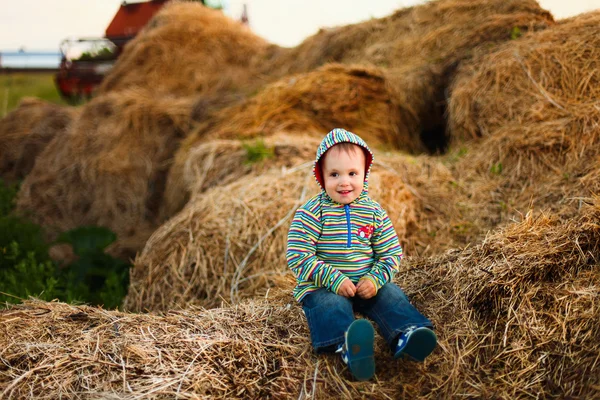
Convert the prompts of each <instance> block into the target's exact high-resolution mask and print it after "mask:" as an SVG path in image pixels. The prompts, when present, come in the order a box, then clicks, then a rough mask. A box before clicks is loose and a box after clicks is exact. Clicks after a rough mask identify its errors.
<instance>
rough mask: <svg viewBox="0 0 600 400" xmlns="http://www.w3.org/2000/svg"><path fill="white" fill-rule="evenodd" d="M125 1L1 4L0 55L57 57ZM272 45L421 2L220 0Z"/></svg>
mask: <svg viewBox="0 0 600 400" xmlns="http://www.w3.org/2000/svg"><path fill="white" fill-rule="evenodd" d="M122 1H123V0H18V1H16V0H0V51H2V50H3V51H10V50H18V49H21V48H24V49H25V50H26V51H40V50H42V51H58V47H59V44H60V41H61V40H62V39H64V38H66V37H101V36H103V35H104V30H105V29H106V27H107V26H108V24H109V23H110V21H111V20H112V17H113V16H114V15H115V13H116V12H117V10H118V9H119V5H120V4H121V3H122ZM224 1H225V7H226V10H225V12H226V14H228V15H230V16H231V17H232V18H235V19H238V18H239V16H240V15H241V12H242V4H243V3H246V4H247V7H248V14H249V18H250V27H251V28H252V30H253V31H254V32H255V33H256V34H257V35H259V36H261V37H263V38H265V39H266V40H268V41H269V42H271V43H275V44H278V45H281V46H287V47H293V46H296V45H298V44H299V43H300V42H302V40H304V39H305V38H306V37H308V36H310V35H312V34H314V33H316V32H317V31H318V30H319V28H321V27H331V26H337V25H347V24H352V23H356V22H360V21H364V20H367V19H370V18H380V17H383V16H386V15H389V14H391V13H392V12H394V11H395V10H397V9H399V8H403V7H408V6H412V5H415V4H419V3H423V2H424V0H370V1H369V0H224ZM539 3H540V5H541V6H542V7H543V8H545V9H547V10H549V11H550V12H552V14H553V15H554V17H555V18H556V19H562V18H567V17H570V16H573V15H577V14H580V13H582V12H586V11H590V10H595V9H600V0H569V1H566V0H539Z"/></svg>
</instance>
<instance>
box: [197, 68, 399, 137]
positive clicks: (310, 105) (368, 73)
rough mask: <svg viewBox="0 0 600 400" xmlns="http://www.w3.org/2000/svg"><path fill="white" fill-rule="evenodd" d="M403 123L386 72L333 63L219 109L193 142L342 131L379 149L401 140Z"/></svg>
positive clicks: (284, 79) (281, 81)
mask: <svg viewBox="0 0 600 400" xmlns="http://www.w3.org/2000/svg"><path fill="white" fill-rule="evenodd" d="M399 118H400V116H399V112H398V108H397V105H396V104H394V99H393V94H392V93H391V89H390V88H389V86H388V84H387V81H386V77H385V74H384V73H383V71H382V70H380V69H376V68H365V67H360V66H344V65H340V64H331V65H326V66H324V67H323V68H319V69H317V70H316V71H312V72H309V73H306V74H300V75H293V76H288V77H285V78H283V79H281V80H279V81H277V82H275V83H273V84H271V85H268V86H266V87H265V88H264V89H263V90H261V91H260V92H259V93H258V94H257V95H256V96H254V97H252V98H250V99H249V100H247V101H245V102H243V103H242V104H239V105H237V106H234V107H230V108H225V109H223V110H221V111H220V112H218V113H217V115H216V118H214V119H212V120H209V121H208V122H207V123H206V124H204V125H201V126H200V129H198V131H197V132H195V138H196V140H201V139H202V138H204V137H209V138H219V139H232V138H240V137H241V138H253V137H256V136H269V135H271V134H273V133H274V132H281V131H287V132H310V133H314V134H316V135H317V136H323V135H324V134H325V133H327V132H328V131H330V130H331V129H333V128H335V127H338V126H344V127H345V128H347V129H349V130H352V131H353V132H357V133H359V134H361V135H362V136H363V137H364V139H365V140H367V141H369V143H370V144H372V145H373V146H376V145H377V144H381V143H389V142H392V141H393V139H394V138H395V137H396V136H401V135H400V134H399V133H397V131H398V130H399V127H398V125H399V122H400V121H399ZM403 139H404V140H405V141H406V142H408V141H409V139H410V138H403ZM190 140H193V138H191V139H190Z"/></svg>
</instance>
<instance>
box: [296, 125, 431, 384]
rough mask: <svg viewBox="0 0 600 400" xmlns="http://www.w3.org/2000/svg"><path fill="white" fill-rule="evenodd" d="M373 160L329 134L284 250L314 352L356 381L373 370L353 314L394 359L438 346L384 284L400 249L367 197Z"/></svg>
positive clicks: (348, 137) (353, 139) (348, 136)
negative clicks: (337, 360)
mask: <svg viewBox="0 0 600 400" xmlns="http://www.w3.org/2000/svg"><path fill="white" fill-rule="evenodd" d="M372 163H373V154H372V153H371V150H369V148H368V147H367V144H366V143H365V142H364V141H363V140H362V139H361V138H360V137H358V136H357V135H355V134H353V133H351V132H348V131H346V130H344V129H334V130H332V131H331V132H329V133H328V134H327V135H326V136H325V139H323V142H322V143H321V145H320V146H319V148H318V149H317V158H316V160H315V164H314V175H315V178H316V179H317V182H318V183H319V185H320V186H321V189H322V190H321V193H319V194H318V195H316V196H314V197H313V198H311V199H310V200H308V201H307V202H306V203H305V204H304V205H303V206H301V207H300V208H299V209H298V210H297V211H296V214H295V215H294V219H293V221H292V224H291V227H290V230H289V233H288V247H287V262H288V265H289V267H290V269H291V270H292V271H293V272H294V275H295V276H296V280H297V285H296V287H295V289H294V292H293V294H294V297H295V298H296V299H297V300H298V301H299V302H300V303H301V304H302V308H303V310H304V313H305V314H306V319H307V321H308V326H309V329H310V336H311V340H312V343H313V346H314V348H315V350H316V352H317V353H319V352H325V351H335V352H338V353H341V355H342V359H343V360H344V362H345V363H346V364H348V368H349V369H350V371H351V372H352V374H353V375H354V377H355V378H356V379H358V380H368V379H370V378H371V377H372V376H373V374H374V373H375V363H374V359H373V342H374V329H373V326H372V325H371V323H370V322H369V321H367V320H366V319H357V320H355V319H354V311H358V312H360V313H361V314H364V315H366V316H367V317H369V318H370V319H372V320H373V321H375V323H376V324H377V325H378V326H379V329H380V331H381V334H382V335H383V337H384V338H385V339H386V341H387V342H388V344H389V345H390V348H391V349H392V351H393V353H394V357H395V358H399V357H403V356H405V355H406V356H409V357H410V358H412V359H415V360H417V361H423V360H424V359H425V357H427V356H428V355H429V354H430V353H431V352H432V351H433V349H434V348H435V346H436V343H437V339H436V336H435V333H434V332H433V331H432V330H431V328H432V324H431V322H430V321H429V320H428V319H427V318H425V317H424V316H423V315H422V314H421V313H420V312H419V311H418V310H417V309H416V308H415V307H414V306H412V305H411V304H410V303H409V302H408V299H407V298H406V295H405V294H404V293H403V292H402V290H401V289H400V288H399V287H398V286H396V285H395V284H394V283H392V282H391V281H392V278H393V276H394V274H395V273H396V272H398V268H399V265H400V260H401V259H402V248H401V247H400V243H399V242H398V236H397V235H396V231H395V230H394V227H393V226H392V224H391V222H390V220H389V218H388V216H387V214H386V212H385V211H384V210H383V209H382V208H381V206H380V205H379V204H378V203H377V202H375V201H373V200H371V198H370V197H369V196H368V194H367V190H368V185H367V183H368V176H369V170H370V168H371V164H372Z"/></svg>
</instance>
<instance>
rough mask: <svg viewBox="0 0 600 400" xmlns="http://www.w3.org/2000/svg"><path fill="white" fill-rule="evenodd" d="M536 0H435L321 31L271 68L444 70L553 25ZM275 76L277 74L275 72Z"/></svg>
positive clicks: (296, 69) (278, 58)
mask: <svg viewBox="0 0 600 400" xmlns="http://www.w3.org/2000/svg"><path fill="white" fill-rule="evenodd" d="M553 23H554V20H553V18H552V15H551V14H550V13H549V12H548V11H546V10H544V9H542V8H541V7H540V6H539V4H538V3H537V1H534V0H525V1H524V0H492V1H490V0H437V1H430V2H427V3H425V4H422V5H418V6H414V7H408V8H403V9H400V10H398V11H396V12H395V13H393V14H392V15H390V16H387V17H384V18H379V19H371V20H369V21H366V22H362V23H359V24H355V25H347V26H340V27H335V28H326V29H321V30H320V31H319V33H317V34H315V35H314V36H311V37H310V38H308V39H307V40H305V41H304V42H302V43H301V44H300V45H299V46H297V47H295V48H293V49H289V50H288V51H287V52H282V53H281V54H280V55H279V57H277V58H274V59H273V63H272V64H270V65H268V68H269V70H273V68H277V67H278V68H281V69H282V70H283V71H284V72H283V73H282V75H285V74H289V73H296V72H306V71H310V70H313V69H315V68H317V67H319V66H321V65H323V64H325V63H327V62H342V63H345V64H346V63H362V64H372V65H377V66H380V67H385V68H390V69H393V68H395V67H403V66H405V65H411V66H414V67H421V66H424V65H426V64H439V65H440V66H442V67H443V68H442V70H443V69H445V68H446V67H451V66H452V65H453V64H455V63H456V62H459V61H461V60H463V59H467V58H469V57H470V56H471V55H472V53H473V52H474V49H475V48H477V47H478V46H479V45H483V46H484V47H486V48H489V47H491V46H492V45H493V44H494V43H501V42H505V41H508V40H510V39H511V33H512V32H513V28H515V27H517V28H519V30H520V32H521V33H525V32H527V31H529V30H538V29H544V28H546V27H548V26H550V25H553ZM274 72H275V73H277V72H276V71H274Z"/></svg>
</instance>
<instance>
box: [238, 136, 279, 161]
mask: <svg viewBox="0 0 600 400" xmlns="http://www.w3.org/2000/svg"><path fill="white" fill-rule="evenodd" d="M242 146H243V147H244V150H246V164H254V163H257V162H260V161H263V160H266V159H267V158H271V157H273V156H274V155H275V153H274V151H273V149H272V148H269V147H267V146H266V145H265V142H264V141H263V140H262V139H257V140H256V141H254V142H253V143H242Z"/></svg>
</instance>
